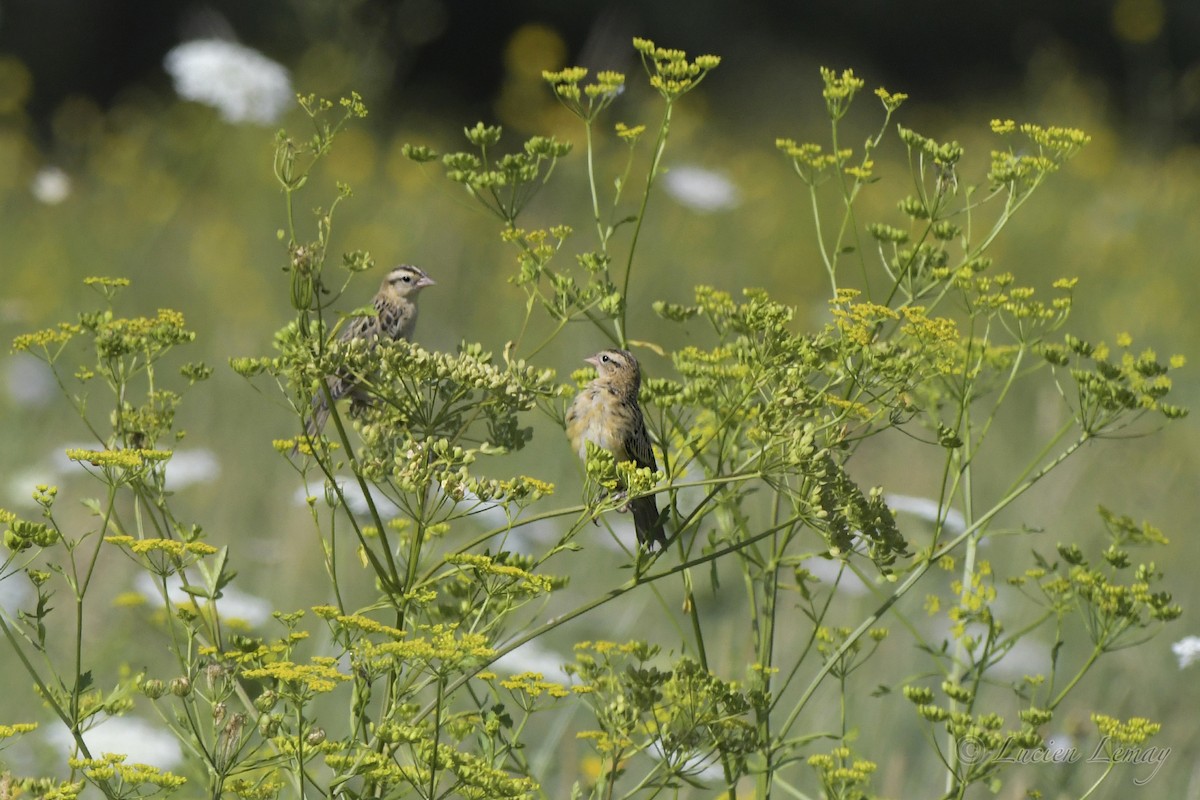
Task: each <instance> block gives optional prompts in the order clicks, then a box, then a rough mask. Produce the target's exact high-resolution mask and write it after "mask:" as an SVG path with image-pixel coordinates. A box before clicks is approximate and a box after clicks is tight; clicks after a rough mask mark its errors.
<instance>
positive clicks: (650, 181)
mask: <svg viewBox="0 0 1200 800" xmlns="http://www.w3.org/2000/svg"><path fill="white" fill-rule="evenodd" d="M673 107H674V104H673V103H672V102H671V100H670V99H667V101H666V107H665V109H664V110H663V120H662V125H661V126H660V127H659V129H658V141H657V142H655V144H654V158H653V159H652V160H651V162H650V169H649V170H648V171H647V172H646V188H645V190H644V191H643V192H642V203H641V206H640V207H639V208H638V213H637V221H636V222H635V223H634V224H633V238H632V240H631V241H630V242H629V257H628V259H626V261H625V277H624V279H623V280H622V282H621V298H622V301H623V302H622V303H621V313H620V315H618V317H617V338H618V339H619V340H620V342H621V347H625V346H626V344H627V338H626V335H625V329H626V326H625V314H626V312H627V310H628V308H629V278H630V276H631V275H632V274H633V256H634V253H635V252H636V250H637V243H638V237H639V236H640V235H641V232H642V223H643V222H645V221H646V206H647V204H648V203H649V202H650V189H651V188H652V187H653V186H654V179H655V178H657V177H658V169H659V165H660V164H661V163H662V156H663V152H664V151H665V150H666V149H667V135H668V133H669V132H670V130H671V111H672V109H673Z"/></svg>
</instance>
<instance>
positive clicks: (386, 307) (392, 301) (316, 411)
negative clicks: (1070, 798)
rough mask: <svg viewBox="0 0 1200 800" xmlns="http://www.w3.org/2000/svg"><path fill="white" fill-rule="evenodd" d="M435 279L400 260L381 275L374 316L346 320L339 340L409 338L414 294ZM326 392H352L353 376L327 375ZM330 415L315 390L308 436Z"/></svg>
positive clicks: (354, 386)
mask: <svg viewBox="0 0 1200 800" xmlns="http://www.w3.org/2000/svg"><path fill="white" fill-rule="evenodd" d="M433 284H434V280H433V279H432V278H430V277H429V276H428V275H426V274H425V271H424V270H423V269H421V268H420V267H414V266H412V265H410V264H401V265H400V266H398V267H394V268H393V269H392V270H391V271H390V272H388V274H387V275H386V276H385V277H384V279H383V283H381V284H380V286H379V291H378V292H376V293H375V300H374V306H375V316H370V317H365V316H364V317H354V318H353V319H350V320H348V321H347V323H346V325H345V327H343V328H342V330H341V331H340V332H339V333H338V336H337V338H338V339H339V340H341V341H352V340H354V339H363V340H365V341H367V342H368V343H374V342H377V341H379V340H380V339H404V340H405V341H412V335H413V329H414V328H416V325H417V295H418V294H420V293H421V290H422V289H424V288H425V287H426V286H432V285H433ZM325 380H326V382H327V383H328V385H329V394H330V395H332V396H333V399H334V400H335V401H337V400H340V399H341V398H343V397H345V396H347V395H349V394H352V393H354V392H355V391H356V389H358V384H357V382H356V381H355V379H354V376H353V375H351V374H350V373H348V372H336V373H334V374H332V375H330V376H329V377H327V378H326V379H325ZM328 418H329V405H328V403H327V402H326V399H325V393H324V392H317V393H316V394H314V395H313V399H312V418H311V419H310V420H309V421H308V428H307V436H308V438H310V439H312V438H314V437H315V436H317V435H318V434H319V433H320V432H321V431H322V430H323V429H324V428H325V422H326V420H327V419H328Z"/></svg>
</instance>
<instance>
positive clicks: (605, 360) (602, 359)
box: [600, 356, 612, 364]
mask: <svg viewBox="0 0 1200 800" xmlns="http://www.w3.org/2000/svg"><path fill="white" fill-rule="evenodd" d="M600 360H601V361H603V362H604V363H605V364H607V363H608V362H610V361H612V359H611V358H609V357H608V356H600Z"/></svg>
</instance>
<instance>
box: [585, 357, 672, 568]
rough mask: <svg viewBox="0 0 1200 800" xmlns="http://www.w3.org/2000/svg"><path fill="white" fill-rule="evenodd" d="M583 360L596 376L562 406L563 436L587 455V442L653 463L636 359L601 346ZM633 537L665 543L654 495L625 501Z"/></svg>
mask: <svg viewBox="0 0 1200 800" xmlns="http://www.w3.org/2000/svg"><path fill="white" fill-rule="evenodd" d="M585 360H586V361H587V363H589V364H591V365H593V366H595V367H596V371H597V372H598V373H599V376H598V377H597V378H596V380H594V381H592V382H591V383H589V384H588V385H587V388H585V389H584V390H583V391H581V392H580V393H579V394H577V395H576V396H575V400H574V401H573V402H572V403H571V408H570V409H569V410H568V411H567V436H568V437H569V438H570V439H571V446H572V447H574V448H575V450H576V451H578V453H579V457H580V458H583V459H586V458H587V443H588V442H591V443H592V444H594V445H596V446H597V447H600V448H603V449H604V450H607V451H608V452H610V453H612V454H613V458H615V459H616V460H617V461H632V462H633V463H634V464H636V465H637V466H638V467H649V468H650V469H658V465H657V464H656V463H655V462H654V450H653V448H651V446H650V435H649V434H648V433H646V421H645V420H644V419H643V417H642V409H641V406H639V405H638V389H639V388H640V387H641V385H642V373H641V369H640V368H639V367H638V362H637V359H636V358H634V357H633V353H630V352H629V351H628V350H602V351H600V352H599V353H597V354H596V355H594V356H592V357H591V358H588V359H585ZM629 506H630V508H631V509H632V511H633V527H634V529H635V530H636V531H637V538H638V542H639V543H641V544H642V545H644V546H645V547H646V548H647V549H653V548H654V545H655V544H657V545H658V546H659V548H660V549H666V546H667V534H666V532H665V531H664V530H663V526H662V522H661V521H660V520H659V517H658V504H657V503H656V502H655V501H654V496H653V495H648V496H646V497H638V498H635V499H633V500H631V501H630V502H629Z"/></svg>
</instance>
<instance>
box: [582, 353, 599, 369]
mask: <svg viewBox="0 0 1200 800" xmlns="http://www.w3.org/2000/svg"><path fill="white" fill-rule="evenodd" d="M584 361H586V362H587V363H589V364H591V365H592V366H593V367H595V368H596V369H600V356H598V355H595V356H592V357H591V358H585V359H584Z"/></svg>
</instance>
